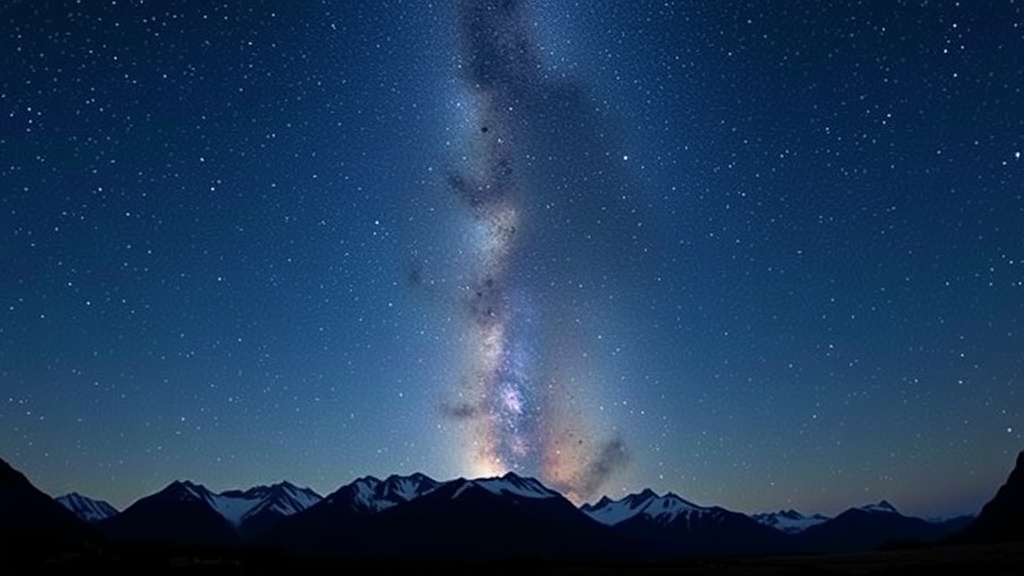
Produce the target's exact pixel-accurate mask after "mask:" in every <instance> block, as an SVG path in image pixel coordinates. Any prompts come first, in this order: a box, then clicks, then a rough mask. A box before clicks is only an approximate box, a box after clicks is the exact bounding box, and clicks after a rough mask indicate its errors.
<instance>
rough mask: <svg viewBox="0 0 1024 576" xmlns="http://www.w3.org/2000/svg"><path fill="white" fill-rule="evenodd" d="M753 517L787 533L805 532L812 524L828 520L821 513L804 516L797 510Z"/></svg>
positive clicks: (758, 521) (767, 513)
mask: <svg viewBox="0 0 1024 576" xmlns="http://www.w3.org/2000/svg"><path fill="white" fill-rule="evenodd" d="M751 518H753V519H754V520H756V521H757V523H758V524H763V525H765V526H768V527H770V528H775V529H776V530H780V531H782V532H786V533H787V534H796V533H797V532H803V531H804V530H806V529H808V528H810V527H811V526H816V525H818V524H821V523H822V522H825V521H826V520H828V517H827V516H822V515H821V514H814V515H812V516H804V515H803V514H801V513H799V512H797V511H796V510H779V511H778V512H766V513H763V514H754V515H753V516H751Z"/></svg>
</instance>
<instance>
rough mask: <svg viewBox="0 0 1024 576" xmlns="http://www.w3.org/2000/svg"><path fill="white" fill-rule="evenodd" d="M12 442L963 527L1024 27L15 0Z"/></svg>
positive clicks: (1014, 248) (984, 424) (1, 379)
mask: <svg viewBox="0 0 1024 576" xmlns="http://www.w3.org/2000/svg"><path fill="white" fill-rule="evenodd" d="M0 61H2V62H3V66H2V69H0V457H2V458H4V459H7V460H8V461H10V462H11V463H12V465H14V466H15V467H17V468H19V469H20V470H22V471H23V472H25V473H26V474H27V475H28V476H29V478H30V479H32V480H33V481H34V482H35V483H36V484H37V485H38V486H39V487H40V488H42V489H43V490H45V491H47V492H49V493H51V494H54V495H56V494H59V493H63V492H67V491H71V490H77V491H79V492H82V493H84V494H87V495H89V496H92V497H97V498H103V499H107V500H109V501H110V502H112V503H113V504H115V505H117V506H121V507H123V506H126V505H127V504H129V503H131V502H132V501H134V500H135V499H137V498H139V497H142V496H144V495H146V494H149V493H151V492H153V491H155V490H157V489H159V488H161V487H162V486H164V485H166V484H167V483H169V482H170V481H172V480H174V479H177V478H189V479H192V480H195V481H198V482H201V483H204V484H205V485H207V486H208V487H210V488H211V489H214V490H224V489H229V488H244V487H248V486H251V485H254V484H260V483H270V482H276V481H279V480H281V479H288V480H290V481H292V482H294V483H296V484H300V485H308V486H310V487H312V488H314V489H316V490H317V491H319V492H321V493H327V492H330V491H332V490H334V489H335V488H337V487H338V486H340V485H341V484H344V483H347V482H350V481H352V480H353V479H355V478H356V477H359V476H362V475H366V474H373V475H376V476H380V477H383V476H386V475H388V474H391V473H402V474H404V473H411V472H415V471H422V472H425V473H427V474H429V475H431V476H434V477H435V478H438V479H442V480H443V479H448V478H453V477H457V476H467V477H471V476H480V475H493V474H500V473H504V472H505V471H508V470H514V471H516V472H518V473H521V474H524V475H530V476H536V477H538V478H540V479H541V480H543V481H544V482H545V483H547V484H548V485H550V486H552V487H555V488H557V489H559V490H561V491H562V492H564V493H566V494H567V495H569V496H571V497H572V498H573V499H574V500H575V501H577V502H580V501H592V500H594V499H596V498H597V497H599V496H600V495H602V494H609V495H611V496H613V497H618V496H621V495H623V494H625V493H627V492H633V491H638V490H640V489H642V488H644V487H652V488H654V489H655V490H657V491H659V492H661V491H666V490H671V491H674V492H676V493H677V494H679V495H681V496H683V497H684V498H687V499H689V500H691V501H693V502H696V503H698V504H703V505H713V504H716V505H721V506H725V507H727V508H730V509H734V510H739V511H743V512H758V511H764V510H773V509H778V508H790V507H795V508H797V509H799V510H801V511H804V512H807V513H810V512H822V513H836V512H838V511H840V510H842V509H844V508H846V507H848V506H853V505H861V504H865V503H868V502H873V501H877V500H880V499H882V498H887V499H889V500H890V501H891V502H893V503H894V504H895V505H896V506H897V507H898V508H899V509H901V510H902V511H903V512H905V513H910V514H917V515H924V516H934V515H942V514H951V513H958V512H976V511H977V510H978V508H980V505H981V504H982V503H983V502H984V501H985V500H987V499H988V498H989V497H990V496H991V495H992V494H993V493H994V491H995V489H996V488H997V487H998V485H999V484H1000V483H1001V482H1002V481H1003V479H1004V478H1005V476H1006V474H1007V472H1008V471H1009V469H1010V467H1011V466H1012V464H1013V459H1014V456H1015V454H1016V453H1017V452H1018V451H1019V450H1020V449H1021V448H1022V447H1024V158H1022V157H1021V156H1022V153H1024V4H1022V3H1021V2H1013V1H1012V0H1007V1H1004V2H996V1H993V2H981V3H978V2H959V3H956V2H952V1H940V2H895V1H893V2H890V1H883V0H878V1H867V2H788V1H781V0H779V1H753V0H751V1H747V2H740V1H709V2H697V1H693V2H684V1H680V2H646V1H631V2H611V1H608V2H596V1H595V2H589V1H588V2H578V3H573V2H554V1H552V2H540V1H538V2H515V1H512V2H476V3H474V2H469V1H466V2H461V3H459V2H446V1H436V2H432V3H431V2H427V1H426V0H422V1H419V0H417V1H409V2H398V1H390V2H385V1H377V0H374V1H366V2H349V1H341V0H331V1H326V2H314V1H304V2H293V1H285V0H277V1H273V0H244V1H243V0H232V1H228V2H224V1H221V2H187V1H185V0H161V1H155V0H153V1H142V0H117V1H114V0H109V1H91V0H90V1H86V2H72V1H36V0H32V1H29V0H23V1H18V0H7V1H5V2H4V3H3V4H2V7H0Z"/></svg>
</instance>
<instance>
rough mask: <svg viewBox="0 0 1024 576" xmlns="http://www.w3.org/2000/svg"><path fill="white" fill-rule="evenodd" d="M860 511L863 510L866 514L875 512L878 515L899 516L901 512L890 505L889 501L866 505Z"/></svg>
mask: <svg viewBox="0 0 1024 576" xmlns="http://www.w3.org/2000/svg"><path fill="white" fill-rule="evenodd" d="M859 510H863V511H865V512H874V513H878V514H899V511H898V510H896V507H895V506H893V505H892V504H890V503H889V501H888V500H881V501H879V502H876V503H874V504H866V505H864V506H861V507H860V508H859Z"/></svg>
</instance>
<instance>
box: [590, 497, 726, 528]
mask: <svg viewBox="0 0 1024 576" xmlns="http://www.w3.org/2000/svg"><path fill="white" fill-rule="evenodd" d="M582 510H583V512H584V513H586V514H587V515H588V516H590V517H591V518H593V519H594V520H597V521H598V522H600V523H602V524H607V525H609V526H614V525H616V524H618V523H620V522H623V521H625V520H628V519H630V518H633V517H634V516H638V515H642V516H644V517H646V518H647V519H649V520H653V521H655V522H658V523H662V524H667V523H669V522H672V521H673V520H675V519H676V518H677V517H679V516H680V515H684V514H685V515H694V514H696V515H703V514H713V513H715V509H714V508H705V507H703V506H698V505H696V504H694V503H692V502H689V501H687V500H684V499H683V498H680V497H679V496H677V495H675V494H673V493H671V492H667V493H666V494H665V495H664V496H658V494H657V493H655V492H654V491H653V490H651V489H649V488H648V489H646V490H644V491H643V492H640V493H639V494H630V495H629V496H626V497H624V498H622V499H621V500H611V499H609V498H608V497H607V496H606V497H604V498H602V499H601V500H599V501H598V502H597V504H593V505H590V504H586V505H584V506H583V508H582Z"/></svg>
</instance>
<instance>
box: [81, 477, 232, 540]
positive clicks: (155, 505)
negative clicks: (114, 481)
mask: <svg viewBox="0 0 1024 576" xmlns="http://www.w3.org/2000/svg"><path fill="white" fill-rule="evenodd" d="M213 497H214V495H213V493H211V492H210V491H209V490H207V489H206V488H205V487H204V486H202V485H199V484H193V483H192V482H189V481H184V482H180V481H175V482H172V483H171V484H170V485H168V486H167V487H166V488H164V489H163V490H161V491H159V492H157V493H156V494H153V495H151V496H146V497H145V498H142V499H140V500H138V501H137V502H135V503H134V504H132V505H131V506H129V507H128V508H126V509H125V510H124V511H123V512H121V513H120V514H118V515H117V516H114V517H112V518H108V519H106V520H103V521H101V522H99V523H98V526H99V528H100V529H101V530H102V531H103V533H104V534H106V535H107V536H109V537H110V538H111V539H113V540H116V541H121V542H145V543H160V544H170V545H176V546H232V545H236V544H238V543H240V537H239V535H238V532H237V531H236V530H235V526H233V525H232V523H231V522H229V521H228V520H227V519H225V517H224V516H223V515H221V514H220V513H218V512H217V511H216V510H215V509H214V507H213V506H212V505H211V501H212V500H213Z"/></svg>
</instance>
